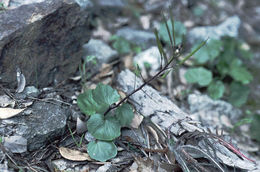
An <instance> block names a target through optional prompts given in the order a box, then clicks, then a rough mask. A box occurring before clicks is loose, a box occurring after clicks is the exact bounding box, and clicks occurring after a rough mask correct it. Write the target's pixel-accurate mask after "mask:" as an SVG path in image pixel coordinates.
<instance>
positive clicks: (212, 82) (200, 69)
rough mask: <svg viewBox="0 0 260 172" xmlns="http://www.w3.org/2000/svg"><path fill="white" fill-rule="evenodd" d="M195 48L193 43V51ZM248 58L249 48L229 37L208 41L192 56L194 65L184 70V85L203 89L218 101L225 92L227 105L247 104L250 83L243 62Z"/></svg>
mask: <svg viewBox="0 0 260 172" xmlns="http://www.w3.org/2000/svg"><path fill="white" fill-rule="evenodd" d="M196 46H197V45H196V44H195V45H194V46H193V49H194V48H195V47H196ZM252 57H253V54H252V52H251V51H250V48H249V46H248V45H247V44H246V43H244V42H243V41H240V40H238V39H235V38H230V37H223V38H222V39H221V40H217V39H210V40H208V42H207V44H206V45H205V46H204V47H202V48H201V49H200V51H198V52H197V53H196V54H194V58H193V60H194V63H195V65H194V66H193V67H192V68H190V69H188V70H187V72H186V73H185V78H186V80H187V82H188V83H196V84H198V85H199V86H200V87H207V92H208V94H209V96H210V97H211V98H213V99H219V98H222V97H223V95H224V94H225V93H226V94H227V96H228V100H229V102H231V103H232V104H233V105H234V106H237V107H240V106H242V105H243V104H245V103H246V102H247V97H248V95H249V87H248V86H247V85H248V84H249V83H250V82H251V81H252V80H253V76H252V74H251V73H250V72H249V71H248V69H247V68H246V66H245V65H244V63H243V60H248V59H251V58H252ZM227 80H229V82H226V81H227ZM227 90H230V91H229V92H228V91H227Z"/></svg>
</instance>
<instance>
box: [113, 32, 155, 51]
mask: <svg viewBox="0 0 260 172" xmlns="http://www.w3.org/2000/svg"><path fill="white" fill-rule="evenodd" d="M116 35H117V36H121V37H123V38H125V39H126V40H128V41H129V42H131V43H133V44H136V45H138V46H140V47H141V48H142V49H146V48H149V47H151V46H152V45H156V39H155V36H154V34H153V33H152V32H148V31H143V30H136V29H132V28H129V27H125V28H122V29H119V30H118V31H117V32H116Z"/></svg>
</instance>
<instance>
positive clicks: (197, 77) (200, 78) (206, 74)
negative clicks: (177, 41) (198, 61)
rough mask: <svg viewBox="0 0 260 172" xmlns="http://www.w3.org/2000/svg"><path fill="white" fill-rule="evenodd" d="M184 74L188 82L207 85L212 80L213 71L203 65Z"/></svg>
mask: <svg viewBox="0 0 260 172" xmlns="http://www.w3.org/2000/svg"><path fill="white" fill-rule="evenodd" d="M184 76H185V78H186V80H187V82H189V83H197V84H199V85H200V86H207V85H209V83H210V82H211V81H212V73H211V71H209V70H207V69H205V68H203V67H197V68H191V69H188V70H187V72H186V73H185V75H184Z"/></svg>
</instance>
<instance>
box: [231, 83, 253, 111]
mask: <svg viewBox="0 0 260 172" xmlns="http://www.w3.org/2000/svg"><path fill="white" fill-rule="evenodd" d="M230 90H231V95H230V97H229V99H228V101H229V102H230V103H232V104H233V105H234V106H236V107H240V106H242V105H243V104H245V103H246V101H247V98H248V95H249V92H250V90H249V87H247V86H246V85H243V84H241V83H239V82H232V84H231V86H230Z"/></svg>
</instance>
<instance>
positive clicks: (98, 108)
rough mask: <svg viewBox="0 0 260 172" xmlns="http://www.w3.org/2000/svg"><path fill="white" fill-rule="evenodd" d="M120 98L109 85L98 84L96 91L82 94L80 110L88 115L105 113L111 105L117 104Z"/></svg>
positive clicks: (79, 101) (78, 101)
mask: <svg viewBox="0 0 260 172" xmlns="http://www.w3.org/2000/svg"><path fill="white" fill-rule="evenodd" d="M119 98H120V96H119V94H118V93H117V91H116V90H114V89H113V88H112V87H110V86H109V85H104V84H98V86H97V87H96V89H94V90H87V91H86V92H84V93H82V94H80V95H79V96H78V98H77V103H78V106H79V108H80V110H81V111H82V112H83V113H85V114H86V115H93V114H95V113H101V114H102V113H104V112H105V111H106V110H107V109H108V108H109V106H110V105H111V104H113V103H115V102H117V101H118V100H119Z"/></svg>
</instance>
